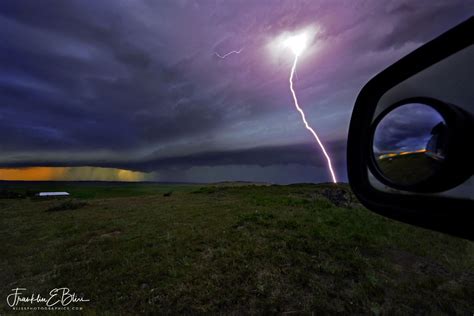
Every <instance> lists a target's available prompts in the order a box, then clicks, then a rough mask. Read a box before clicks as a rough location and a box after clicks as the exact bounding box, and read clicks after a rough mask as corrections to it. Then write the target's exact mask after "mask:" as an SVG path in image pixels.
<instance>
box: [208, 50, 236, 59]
mask: <svg viewBox="0 0 474 316" xmlns="http://www.w3.org/2000/svg"><path fill="white" fill-rule="evenodd" d="M242 50H243V48H241V49H239V50H233V51H230V52H228V53H227V54H224V55H220V54H219V53H218V52H214V54H216V56H217V57H219V58H221V59H224V58H226V57H227V56H229V55H232V54H240V53H241V52H242Z"/></svg>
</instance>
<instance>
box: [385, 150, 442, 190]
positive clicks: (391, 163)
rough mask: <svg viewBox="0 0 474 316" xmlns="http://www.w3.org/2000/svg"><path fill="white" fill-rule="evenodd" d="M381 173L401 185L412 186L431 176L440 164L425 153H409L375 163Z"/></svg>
mask: <svg viewBox="0 0 474 316" xmlns="http://www.w3.org/2000/svg"><path fill="white" fill-rule="evenodd" d="M377 164H378V165H379V168H380V170H381V171H382V173H383V174H384V175H385V176H386V177H387V178H388V179H390V180H391V181H394V182H395V183H398V184H401V185H413V184H417V183H419V182H422V181H424V180H426V179H428V178H429V177H431V176H433V175H434V174H435V173H436V172H437V171H438V170H439V168H440V165H441V163H440V162H439V161H437V160H435V159H433V158H431V157H429V156H428V155H426V154H425V153H410V154H405V155H401V156H394V157H391V158H384V159H379V160H378V161H377Z"/></svg>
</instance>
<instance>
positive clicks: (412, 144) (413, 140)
mask: <svg viewBox="0 0 474 316" xmlns="http://www.w3.org/2000/svg"><path fill="white" fill-rule="evenodd" d="M435 127H436V129H445V122H444V119H443V117H442V116H441V115H440V114H439V113H438V111H436V110H435V109H434V108H432V107H431V106H428V105H426V104H420V103H410V104H405V105H402V106H399V107H398V108H396V109H394V110H393V111H391V112H389V113H388V114H387V115H386V116H385V117H384V118H383V119H382V120H381V121H380V123H379V125H378V126H377V128H376V131H375V134H374V144H373V145H374V147H373V150H374V154H375V155H380V154H388V153H400V152H415V151H419V150H426V149H427V147H430V140H431V143H433V141H432V139H433V136H434V134H439V131H437V130H434V129H435Z"/></svg>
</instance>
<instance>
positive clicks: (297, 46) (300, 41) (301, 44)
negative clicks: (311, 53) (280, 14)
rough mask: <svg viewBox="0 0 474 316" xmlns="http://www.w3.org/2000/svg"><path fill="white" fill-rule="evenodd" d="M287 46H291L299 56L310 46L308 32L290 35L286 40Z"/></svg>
mask: <svg viewBox="0 0 474 316" xmlns="http://www.w3.org/2000/svg"><path fill="white" fill-rule="evenodd" d="M285 46H286V47H288V48H290V49H291V50H292V51H293V53H294V54H295V55H296V56H299V55H300V54H301V53H302V52H303V51H304V50H305V49H306V47H307V46H308V36H307V35H306V33H301V34H298V35H294V36H290V37H288V38H287V39H286V41H285Z"/></svg>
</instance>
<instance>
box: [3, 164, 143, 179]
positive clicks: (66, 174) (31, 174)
mask: <svg viewBox="0 0 474 316" xmlns="http://www.w3.org/2000/svg"><path fill="white" fill-rule="evenodd" d="M145 178H146V174H145V173H142V172H137V171H131V170H124V169H115V168H99V167H27V168H0V180H8V181H15V180H16V181H132V182H133V181H143V180H144V179H145Z"/></svg>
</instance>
